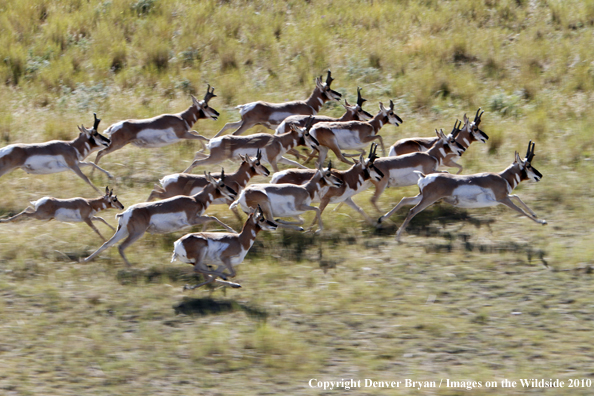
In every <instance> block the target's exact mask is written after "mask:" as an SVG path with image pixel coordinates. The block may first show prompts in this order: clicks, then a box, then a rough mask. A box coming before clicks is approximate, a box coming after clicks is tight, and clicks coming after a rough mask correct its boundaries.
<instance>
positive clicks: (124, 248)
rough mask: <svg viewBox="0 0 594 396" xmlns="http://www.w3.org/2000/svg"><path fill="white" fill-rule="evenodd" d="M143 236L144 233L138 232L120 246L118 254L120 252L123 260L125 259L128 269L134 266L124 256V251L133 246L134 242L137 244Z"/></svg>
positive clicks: (130, 235) (129, 236)
mask: <svg viewBox="0 0 594 396" xmlns="http://www.w3.org/2000/svg"><path fill="white" fill-rule="evenodd" d="M143 235H144V231H143V232H139V231H136V232H135V233H132V234H129V235H128V237H127V238H126V239H125V240H124V242H122V243H121V244H120V246H118V252H120V256H122V258H123V259H124V262H125V263H126V266H127V267H128V268H130V267H132V265H131V264H130V262H129V261H128V259H127V258H126V255H125V254H124V250H126V248H127V247H128V246H130V245H132V244H133V243H134V242H136V241H137V240H138V239H140V237H141V236H143Z"/></svg>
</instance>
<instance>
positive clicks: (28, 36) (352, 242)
mask: <svg viewBox="0 0 594 396" xmlns="http://www.w3.org/2000/svg"><path fill="white" fill-rule="evenodd" d="M593 26H594V7H593V6H592V4H591V3H590V2H580V1H553V0H548V1H521V0H515V1H490V0H485V1H471V0H461V1H455V2H450V1H437V0H435V1H426V0H425V1H417V0H411V1H403V2H377V1H376V2H356V1H349V0H338V1H321V2H304V1H286V2H270V1H255V2H245V1H233V0H232V1H200V2H191V1H184V0H182V1H177V2H174V1H170V0H132V1H119V2H112V1H103V2H83V1H78V0H71V1H51V2H50V1H33V0H29V1H27V0H25V1H19V2H16V1H4V2H0V94H1V96H2V98H3V99H4V100H3V106H2V108H1V109H0V139H1V142H2V143H0V147H1V146H4V145H7V144H11V143H18V142H24V143H32V142H42V141H47V140H51V139H71V138H73V137H74V136H76V134H77V129H76V125H80V124H84V125H86V126H87V127H88V126H90V125H91V122H92V113H93V112H97V114H98V116H99V117H100V118H102V119H103V121H102V123H101V126H100V130H103V129H104V128H107V126H108V125H110V124H111V123H113V122H117V121H120V120H123V119H127V118H143V117H152V116H154V115H157V114H161V113H165V112H178V111H181V110H184V109H185V108H187V107H188V106H189V105H190V104H191V99H190V97H189V95H190V94H195V95H197V96H198V97H201V96H202V95H203V93H204V91H205V87H206V84H207V83H209V84H211V85H212V86H214V87H215V88H216V91H215V92H216V94H217V95H218V96H217V98H215V99H213V100H212V102H211V105H212V106H213V107H214V108H215V109H217V110H218V111H220V112H221V117H220V119H219V120H218V121H216V122H215V121H206V120H201V121H199V122H198V123H197V124H196V125H195V129H196V130H197V131H199V132H200V133H201V134H203V135H205V136H208V137H210V136H213V135H214V134H215V133H216V132H217V131H218V130H219V129H220V128H221V127H222V126H223V125H224V124H225V123H226V122H229V121H236V120H238V119H239V117H238V113H237V111H236V110H235V109H234V107H235V106H236V105H238V104H241V103H247V102H251V101H255V100H268V101H276V102H282V101H285V100H294V99H304V98H305V97H307V96H308V95H309V94H310V92H311V90H312V89H313V87H314V83H313V81H314V77H316V76H318V75H321V74H323V73H325V70H327V69H331V70H332V73H333V76H334V77H335V78H336V80H335V82H334V84H333V88H335V89H337V90H338V91H340V92H341V93H343V94H344V95H346V98H347V99H348V100H349V101H350V102H354V101H355V98H356V96H355V93H356V87H357V86H360V87H362V88H363V96H364V97H365V98H367V99H368V102H367V104H366V109H367V110H368V111H370V112H375V111H377V106H378V102H379V101H382V102H384V103H387V102H388V101H389V100H390V99H393V100H394V102H395V104H396V109H397V112H398V114H399V115H400V116H401V117H402V118H403V119H404V121H405V122H404V124H403V125H401V126H400V127H399V128H395V127H393V126H386V127H384V128H383V129H382V132H381V134H382V136H384V141H385V142H386V144H387V145H390V144H392V143H393V142H394V141H396V140H397V139H399V138H401V137H409V136H431V135H432V134H433V132H432V131H433V130H434V129H435V128H443V129H444V130H449V128H451V126H452V125H453V122H454V120H455V119H456V118H461V117H462V116H463V114H464V113H468V114H469V115H471V114H474V112H475V111H476V109H477V108H478V107H479V106H480V107H482V108H483V109H484V110H485V115H484V116H483V124H482V125H481V128H482V129H483V130H484V131H485V132H486V133H487V134H488V135H489V136H490V139H489V141H488V143H487V144H486V145H480V144H476V145H474V146H472V147H471V148H470V150H468V152H467V153H465V154H464V157H463V158H462V159H461V160H460V163H461V164H463V165H464V167H465V170H464V173H466V174H468V173H474V172H485V171H500V170H502V169H504V168H505V167H507V166H508V165H509V164H510V163H511V161H512V160H513V153H514V151H515V150H518V151H519V152H520V153H522V154H523V153H524V152H525V150H526V146H527V143H528V141H529V140H531V139H532V140H534V141H536V157H535V160H534V163H533V164H534V166H535V167H536V168H537V169H538V170H539V171H540V172H541V173H543V175H544V178H543V179H542V181H541V182H539V183H537V184H536V183H524V184H522V185H521V186H520V187H518V189H517V193H518V194H519V195H520V196H521V197H522V199H523V200H524V201H525V202H526V203H527V204H528V205H529V206H530V207H531V208H533V210H535V211H536V213H538V214H539V215H540V216H541V217H542V218H545V219H547V220H548V221H549V225H548V226H546V227H541V226H538V225H536V224H535V223H533V222H531V221H529V220H528V219H526V218H520V217H518V216H516V214H515V213H514V212H512V211H510V210H509V209H508V208H505V207H494V208H487V209H476V210H460V209H453V208H451V207H448V206H446V205H436V206H434V207H432V208H429V209H428V210H426V211H425V212H423V213H422V214H420V215H419V216H417V217H416V218H415V219H414V220H413V221H412V222H411V224H410V226H409V228H408V230H407V231H408V232H407V233H405V235H404V237H403V243H402V244H397V243H395V241H394V239H393V234H394V232H395V231H396V226H397V225H399V224H400V223H401V222H402V220H403V218H404V216H405V214H406V210H403V211H401V212H400V213H397V214H396V215H395V216H394V217H393V218H392V219H391V220H392V223H388V224H387V225H386V227H385V228H384V229H382V230H375V229H373V228H371V227H369V226H367V225H366V224H365V223H364V222H363V221H362V219H361V218H360V217H359V215H358V214H357V213H354V212H353V211H352V210H351V209H350V208H348V207H343V208H341V209H340V210H339V211H337V212H333V211H332V209H333V208H332V207H331V208H329V209H328V210H327V211H326V212H325V213H324V218H323V219H324V224H325V228H326V232H325V233H324V234H322V235H321V236H320V237H316V236H313V235H310V234H292V233H283V232H280V231H279V232H275V233H262V234H260V236H259V239H258V240H257V242H256V244H255V245H254V247H253V249H252V251H251V252H250V254H249V255H248V257H247V258H246V260H245V262H244V263H243V264H242V265H241V266H239V267H238V276H237V278H236V281H238V282H240V283H241V284H242V286H243V288H242V289H238V290H236V289H229V290H214V291H213V290H211V289H207V288H204V289H198V290H196V291H194V292H185V293H182V286H183V285H184V284H186V283H193V282H197V279H196V277H195V276H194V275H193V274H192V271H191V267H189V266H183V265H182V264H181V263H179V262H177V263H170V258H171V251H172V242H173V241H174V240H175V239H177V238H178V237H180V236H181V235H183V234H184V232H179V233H175V234H172V235H167V236H158V235H157V236H155V235H145V236H144V237H143V238H142V239H141V240H139V241H138V242H137V243H135V244H134V245H132V247H130V248H129V249H128V251H127V252H128V258H129V259H130V261H131V262H132V263H133V264H134V268H132V269H126V268H125V266H124V265H123V263H122V260H121V258H120V257H119V255H118V253H117V250H116V249H110V250H108V251H106V252H105V253H104V254H103V255H101V256H100V257H99V258H98V259H97V260H95V261H93V262H91V263H88V264H80V263H78V262H77V261H78V258H80V257H86V256H87V255H88V254H89V253H91V252H92V251H94V250H95V249H96V248H97V247H98V246H99V245H100V240H99V239H98V238H97V236H96V235H95V234H94V233H93V232H92V231H91V230H90V229H88V227H87V226H86V225H84V224H65V223H58V222H51V223H43V222H35V221H29V222H23V223H20V224H2V227H0V294H1V298H0V393H2V394H15V395H37V394H52V395H54V394H55V395H69V394H77V395H80V394H85V395H94V394H97V395H106V394H108V395H122V394H126V395H136V394H138V395H140V394H142V395H146V394H179V393H182V392H183V393H188V394H196V393H200V394H225V395H226V394H265V393H268V394H279V393H286V394H329V393H336V394H338V393H341V392H343V391H342V390H338V391H337V390H335V391H332V392H328V391H326V392H324V391H323V390H322V389H318V388H316V389H310V388H309V387H308V381H309V380H310V379H312V378H316V379H318V380H320V381H337V380H341V379H343V378H344V379H350V378H353V379H355V380H362V381H363V380H364V379H366V378H369V379H372V380H374V381H380V380H390V381H392V380H394V381H404V379H406V378H410V379H413V380H415V381H425V380H426V381H437V382H439V380H440V379H442V378H443V379H444V380H445V379H446V378H449V379H450V380H455V381H463V380H473V381H482V382H483V384H484V383H485V381H501V380H502V379H504V378H507V379H511V380H516V381H517V380H519V378H559V379H561V380H564V381H567V380H568V379H570V378H572V379H582V378H589V379H591V378H592V369H591V368H592V364H593V363H594V362H593V359H592V353H591V352H592V347H591V337H590V336H589V335H590V334H591V332H592V330H593V328H592V323H593V322H592V319H593V313H594V311H593V310H592V304H591V303H590V301H589V296H590V295H591V294H592V291H593V290H592V289H593V286H592V257H594V248H593V247H592V246H593V242H594V240H593V237H592V226H591V222H590V219H592V218H594V209H592V208H593V207H594V202H593V198H592V186H593V185H594V178H593V176H592V175H593V174H594V165H593V164H592V161H591V158H592V153H593V149H594V138H593V136H594V135H593V134H592V132H591V125H593V124H594V116H593V115H592V112H591V111H590V107H591V102H592V96H593V94H594V69H593V68H592V64H594V63H593V61H594V55H593V54H592V51H591V48H592V46H593V44H594V43H593V40H594V35H593V34H592V33H593V32H594V27H593ZM341 112H342V107H341V106H339V105H338V104H336V103H331V104H327V105H326V106H325V107H324V109H323V111H322V113H323V114H329V115H333V116H339V115H340V114H341ZM263 130H264V129H263V128H262V127H256V128H254V129H253V130H252V131H253V132H256V131H263ZM252 131H251V132H252ZM198 148H199V145H198V144H196V143H190V142H186V143H179V144H176V145H172V146H168V147H166V148H162V149H154V150H141V149H138V148H136V147H132V146H129V147H126V148H124V149H122V150H120V151H117V152H115V153H113V154H110V155H109V156H107V157H105V158H104V159H103V160H102V162H101V165H102V166H103V167H104V168H105V169H107V170H109V171H110V172H112V173H113V174H115V175H116V179H115V180H114V181H111V180H107V179H106V178H105V176H104V175H102V174H99V172H96V174H95V176H94V178H93V182H94V183H95V184H96V185H98V186H100V187H101V186H104V185H106V184H109V185H110V186H112V187H114V189H115V193H116V194H117V195H118V197H119V198H120V200H121V201H122V203H123V204H124V205H125V206H126V207H127V206H129V205H132V204H134V203H137V202H141V201H144V200H145V199H146V197H148V195H149V192H150V190H151V188H152V185H153V183H155V182H157V180H158V179H159V178H160V177H162V176H163V175H165V174H169V173H173V172H179V171H181V170H182V169H185V168H186V167H187V166H188V164H189V162H190V161H191V159H192V158H193V153H194V151H195V150H197V149H198ZM91 159H94V156H91ZM223 165H224V166H225V169H226V170H227V171H231V170H234V169H235V168H236V167H237V165H236V164H233V163H231V162H225V163H224V164H223ZM340 167H341V168H343V169H344V167H343V166H342V164H341V165H340ZM216 169H217V170H218V167H216ZM203 170H206V169H199V170H196V172H202V171H203ZM213 170H214V169H213ZM85 172H86V173H88V170H85ZM264 180H265V179H263V178H257V179H255V181H257V182H263V181H264ZM0 183H1V186H2V195H1V198H0V216H7V215H9V214H13V213H16V212H18V211H20V210H22V209H23V208H24V207H26V205H27V203H28V201H30V200H35V199H39V198H40V197H43V196H55V197H59V198H70V197H74V196H84V197H93V196H94V195H95V194H94V193H93V192H92V190H91V189H90V188H89V187H88V186H87V185H86V184H85V183H84V182H82V180H80V179H79V178H77V177H75V176H74V175H73V174H71V173H61V174H54V175H45V176H42V175H27V174H26V173H24V172H22V171H20V170H19V171H15V172H12V173H10V174H7V175H4V176H2V178H1V179H0ZM416 190H417V189H416V187H409V188H404V189H392V190H389V191H386V192H385V193H384V195H383V196H382V198H381V199H380V205H381V207H382V209H384V210H387V209H388V208H390V207H391V206H392V205H394V204H395V203H397V202H398V201H399V200H400V198H401V197H402V196H411V195H414V194H416ZM372 193H373V188H372V189H370V190H369V191H366V192H364V193H362V194H361V195H360V196H357V197H356V198H355V201H356V202H357V203H358V204H360V205H361V206H362V207H363V208H364V209H365V210H366V211H367V212H368V213H369V214H370V215H373V216H372V217H375V216H376V215H377V214H376V213H375V212H374V210H373V208H372V206H371V205H370V203H369V198H370V197H371V195H372ZM209 213H210V214H213V215H216V216H217V217H218V218H220V219H221V220H222V221H224V222H226V223H229V224H231V225H232V226H233V227H235V228H237V227H239V224H238V223H237V221H236V220H235V218H234V216H233V215H232V214H231V213H230V211H228V210H227V209H226V208H224V207H213V208H211V209H209ZM114 214H115V212H114V211H111V212H108V213H106V214H105V215H104V216H103V217H105V218H106V219H107V220H108V221H109V222H110V223H111V224H114V225H115V220H114V219H113V217H112V216H113V215H114ZM307 219H308V220H309V221H311V220H312V217H311V216H310V217H307ZM98 228H99V229H100V231H101V232H102V233H103V234H104V235H105V236H108V235H110V234H111V231H110V230H109V229H108V228H107V227H105V226H104V225H101V224H99V225H98ZM546 265H548V267H547V266H546ZM566 383H567V382H566ZM355 392H358V393H360V394H394V391H393V390H389V389H380V388H377V389H372V388H365V389H360V390H356V391H355ZM398 392H399V393H402V394H419V391H417V390H416V389H415V390H413V389H410V388H409V389H400V390H399V391H398ZM463 392H466V393H469V394H470V393H472V394H473V395H482V394H493V395H495V394H523V393H526V392H527V391H526V390H523V389H517V388H516V389H514V390H510V389H506V390H503V389H502V388H497V389H485V388H484V387H482V388H476V389H473V390H472V391H468V390H461V389H444V388H441V389H435V390H432V391H427V393H432V394H440V395H458V394H461V393H463ZM543 392H544V393H548V394H555V395H558V394H571V395H575V394H590V393H591V392H590V391H589V389H573V388H571V389H570V388H564V389H562V390H549V391H544V390H542V391H539V393H543Z"/></svg>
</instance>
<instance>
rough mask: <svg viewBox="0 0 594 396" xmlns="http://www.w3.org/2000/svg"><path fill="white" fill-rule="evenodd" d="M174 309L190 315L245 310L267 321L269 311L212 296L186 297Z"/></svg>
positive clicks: (253, 317) (179, 312)
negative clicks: (216, 298)
mask: <svg viewBox="0 0 594 396" xmlns="http://www.w3.org/2000/svg"><path fill="white" fill-rule="evenodd" d="M173 310H174V311H175V314H176V315H179V314H184V315H189V316H208V315H219V314H223V313H227V312H236V311H243V312H245V313H246V315H248V316H249V317H250V318H252V319H256V320H262V321H265V320H266V318H267V317H268V312H266V311H265V310H263V309H259V308H254V307H250V306H247V305H244V304H240V303H238V302H237V301H234V300H215V299H213V298H210V297H205V298H192V297H184V299H183V301H182V302H180V303H178V304H175V305H174V306H173Z"/></svg>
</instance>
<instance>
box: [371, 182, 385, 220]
mask: <svg viewBox="0 0 594 396" xmlns="http://www.w3.org/2000/svg"><path fill="white" fill-rule="evenodd" d="M388 179H389V175H388V176H386V177H383V178H382V180H380V181H379V182H378V181H372V183H373V185H374V186H375V191H374V192H373V196H372V197H371V199H370V201H371V204H372V205H373V207H374V208H375V210H377V211H378V213H382V210H381V209H380V207H379V206H378V204H377V200H378V199H379V197H380V196H381V195H382V194H383V193H384V191H385V189H386V187H387V186H388Z"/></svg>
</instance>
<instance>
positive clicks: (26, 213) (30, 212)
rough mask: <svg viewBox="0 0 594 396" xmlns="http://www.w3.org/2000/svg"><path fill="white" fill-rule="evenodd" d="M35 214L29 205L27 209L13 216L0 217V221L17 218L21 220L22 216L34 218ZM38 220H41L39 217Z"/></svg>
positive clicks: (6, 221)
mask: <svg viewBox="0 0 594 396" xmlns="http://www.w3.org/2000/svg"><path fill="white" fill-rule="evenodd" d="M35 215H36V213H35V209H33V208H32V207H30V206H29V207H28V208H27V209H25V210H23V211H22V212H21V213H17V214H15V215H14V216H12V217H9V218H8V219H0V223H8V222H12V221H19V220H22V219H23V218H29V217H32V218H34V219H36V218H37V217H36V216H35ZM39 220H41V219H39Z"/></svg>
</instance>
